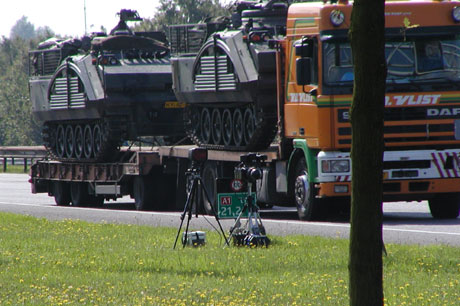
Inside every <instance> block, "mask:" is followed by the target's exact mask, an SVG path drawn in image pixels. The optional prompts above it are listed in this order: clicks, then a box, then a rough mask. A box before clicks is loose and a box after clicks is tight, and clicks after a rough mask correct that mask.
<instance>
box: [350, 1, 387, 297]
mask: <svg viewBox="0 0 460 306" xmlns="http://www.w3.org/2000/svg"><path fill="white" fill-rule="evenodd" d="M384 8H385V1H384V0H355V1H354V4H353V12H352V16H351V27H350V32H349V35H350V40H351V47H352V54H353V62H354V76H355V79H354V90H353V102H352V106H351V126H352V149H351V158H352V173H353V178H352V208H351V233H350V259H349V277H350V292H349V294H350V305H352V306H357V305H362V306H364V305H365V306H369V305H373V306H376V305H383V265H382V250H383V240H382V214H383V213H382V191H383V189H382V186H383V185H382V181H383V177H382V175H383V174H382V173H383V152H384V139H383V126H384V121H383V120H384V108H385V79H386V62H385V49H384V48H385V41H384V34H385V17H384Z"/></svg>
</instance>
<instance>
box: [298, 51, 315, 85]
mask: <svg viewBox="0 0 460 306" xmlns="http://www.w3.org/2000/svg"><path fill="white" fill-rule="evenodd" d="M295 64H296V65H295V68H296V79H297V85H308V84H311V58H309V57H304V58H298V59H297V60H296V62H295Z"/></svg>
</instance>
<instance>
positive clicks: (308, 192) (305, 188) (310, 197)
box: [294, 158, 321, 221]
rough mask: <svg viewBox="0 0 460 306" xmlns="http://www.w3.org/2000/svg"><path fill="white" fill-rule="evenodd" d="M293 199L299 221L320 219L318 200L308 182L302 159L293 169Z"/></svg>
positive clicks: (305, 165) (312, 185)
mask: <svg viewBox="0 0 460 306" xmlns="http://www.w3.org/2000/svg"><path fill="white" fill-rule="evenodd" d="M294 199H295V204H296V206H297V213H298V215H299V218H300V219H301V220H306V221H312V220H316V219H319V218H320V210H321V205H320V199H317V198H316V192H315V188H314V184H313V183H311V182H309V181H308V169H307V164H306V162H305V159H304V158H301V159H300V160H299V161H298V163H297V166H296V168H295V181H294Z"/></svg>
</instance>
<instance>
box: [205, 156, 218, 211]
mask: <svg viewBox="0 0 460 306" xmlns="http://www.w3.org/2000/svg"><path fill="white" fill-rule="evenodd" d="M201 179H202V181H203V185H204V187H205V188H206V190H207V191H208V195H209V198H210V200H211V201H213V203H212V205H214V212H215V213H217V207H216V206H215V205H216V197H217V185H216V179H217V169H216V163H214V162H209V161H208V162H206V163H205V164H204V167H203V170H202V173H201ZM201 196H202V198H203V201H202V203H203V209H204V212H205V213H206V214H208V215H214V212H213V211H212V206H211V203H209V201H208V198H207V197H206V195H205V192H204V190H202V194H201Z"/></svg>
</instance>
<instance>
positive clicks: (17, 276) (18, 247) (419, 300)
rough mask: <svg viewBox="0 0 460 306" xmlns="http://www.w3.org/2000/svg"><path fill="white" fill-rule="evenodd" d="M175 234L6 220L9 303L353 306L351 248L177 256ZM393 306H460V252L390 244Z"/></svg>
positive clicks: (324, 242)
mask: <svg viewBox="0 0 460 306" xmlns="http://www.w3.org/2000/svg"><path fill="white" fill-rule="evenodd" d="M176 230H177V229H174V228H154V227H147V226H132V225H114V224H92V223H86V222H80V221H72V220H65V221H48V220H46V219H37V218H33V217H27V216H22V215H13V214H5V213H0V301H1V302H0V303H1V304H2V305H22V304H23V305H348V291H347V290H348V289H347V288H348V284H347V283H348V272H347V257H348V241H346V240H337V239H324V238H318V237H308V236H287V237H274V236H270V238H271V239H272V243H273V244H272V245H271V246H270V247H269V248H268V249H265V248H258V249H250V248H237V247H230V248H222V246H221V245H222V240H221V239H220V237H219V236H218V234H217V233H215V232H207V237H206V238H207V241H208V244H207V245H206V246H204V247H201V248H189V247H187V248H185V249H182V247H179V248H177V249H176V250H173V249H172V246H173V244H174V238H175V235H176ZM387 251H388V257H386V258H384V284H385V300H386V301H385V304H386V305H417V306H422V305H427V306H428V305H430V306H433V305H459V304H460V284H459V281H460V278H459V275H460V249H459V248H451V247H445V246H430V247H421V246H401V245H387Z"/></svg>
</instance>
